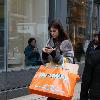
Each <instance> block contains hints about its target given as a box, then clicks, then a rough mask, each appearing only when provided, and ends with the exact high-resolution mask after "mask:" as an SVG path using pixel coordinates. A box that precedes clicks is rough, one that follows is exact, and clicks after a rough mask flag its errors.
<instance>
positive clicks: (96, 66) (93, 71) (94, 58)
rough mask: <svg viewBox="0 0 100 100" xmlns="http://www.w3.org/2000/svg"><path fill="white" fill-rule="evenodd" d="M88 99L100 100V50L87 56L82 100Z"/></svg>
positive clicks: (83, 76)
mask: <svg viewBox="0 0 100 100" xmlns="http://www.w3.org/2000/svg"><path fill="white" fill-rule="evenodd" d="M89 98H90V99H89ZM88 99H89V100H100V50H96V51H93V52H90V53H88V54H87V55H86V62H85V68H84V72H83V75H82V84H81V93H80V100H88Z"/></svg>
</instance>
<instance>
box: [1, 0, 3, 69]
mask: <svg viewBox="0 0 100 100" xmlns="http://www.w3.org/2000/svg"><path fill="white" fill-rule="evenodd" d="M3 68H4V0H0V69H3Z"/></svg>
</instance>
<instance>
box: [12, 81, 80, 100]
mask: <svg viewBox="0 0 100 100" xmlns="http://www.w3.org/2000/svg"><path fill="white" fill-rule="evenodd" d="M80 89H81V82H78V83H77V84H76V86H75V92H74V96H73V99H72V100H79V95H80ZM10 100H47V97H45V96H40V95H36V94H30V95H26V96H22V97H18V98H14V99H10Z"/></svg>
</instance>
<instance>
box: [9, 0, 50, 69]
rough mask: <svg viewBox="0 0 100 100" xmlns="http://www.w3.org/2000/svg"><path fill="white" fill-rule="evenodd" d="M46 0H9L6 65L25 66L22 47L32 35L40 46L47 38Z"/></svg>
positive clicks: (11, 66) (39, 49)
mask: <svg viewBox="0 0 100 100" xmlns="http://www.w3.org/2000/svg"><path fill="white" fill-rule="evenodd" d="M48 3H49V2H48V0H9V3H8V4H9V10H8V11H9V12H8V14H9V43H8V67H9V68H13V67H23V66H25V55H24V49H25V47H26V46H27V45H28V43H27V42H28V39H29V38H30V37H34V38H35V39H36V41H37V48H38V51H39V53H40V55H41V48H42V47H43V46H44V44H45V42H46V41H47V38H48V28H47V27H48Z"/></svg>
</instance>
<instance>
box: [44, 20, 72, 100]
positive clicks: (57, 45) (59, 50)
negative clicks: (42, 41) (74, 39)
mask: <svg viewBox="0 0 100 100" xmlns="http://www.w3.org/2000/svg"><path fill="white" fill-rule="evenodd" d="M48 31H49V36H50V38H49V40H48V42H47V44H46V47H44V48H43V49H42V59H43V62H44V63H48V62H50V61H53V62H54V63H57V64H62V62H63V57H66V59H67V61H68V62H69V63H73V57H74V51H73V47H72V44H71V41H70V40H69V38H68V36H67V34H66V33H65V32H64V30H63V27H62V25H61V24H60V23H59V22H58V21H56V20H53V21H52V22H51V23H50V24H49V26H48ZM47 100H57V99H54V98H48V99H47Z"/></svg>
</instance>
